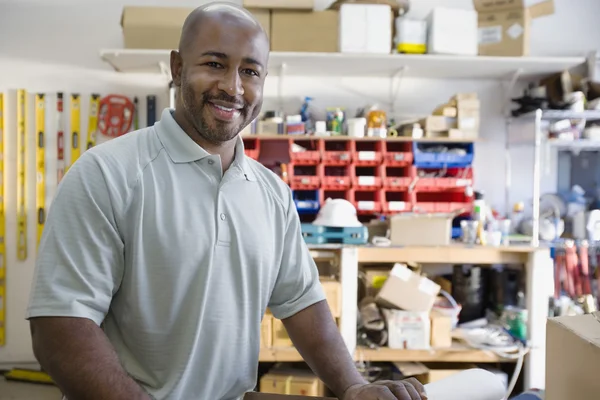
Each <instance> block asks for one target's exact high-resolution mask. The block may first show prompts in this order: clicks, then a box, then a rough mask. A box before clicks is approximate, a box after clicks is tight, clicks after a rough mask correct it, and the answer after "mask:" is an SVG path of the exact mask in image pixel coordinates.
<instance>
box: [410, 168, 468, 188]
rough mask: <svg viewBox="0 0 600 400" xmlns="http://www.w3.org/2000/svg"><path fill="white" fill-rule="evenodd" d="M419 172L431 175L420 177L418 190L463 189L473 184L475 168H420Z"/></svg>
mask: <svg viewBox="0 0 600 400" xmlns="http://www.w3.org/2000/svg"><path fill="white" fill-rule="evenodd" d="M418 171H419V172H418V173H426V174H428V175H432V176H431V177H423V178H418V180H417V183H416V185H415V187H416V188H417V189H418V190H426V191H431V192H433V191H446V190H454V189H462V188H465V187H467V186H471V185H473V169H471V168H448V169H419V170H418Z"/></svg>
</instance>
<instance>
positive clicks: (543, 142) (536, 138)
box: [506, 109, 600, 247]
mask: <svg viewBox="0 0 600 400" xmlns="http://www.w3.org/2000/svg"><path fill="white" fill-rule="evenodd" d="M565 119H570V120H581V119H585V120H586V121H587V122H589V121H600V111H596V110H586V111H584V112H573V111H569V110H565V111H561V110H542V109H538V110H536V111H534V112H531V113H528V114H525V115H522V116H520V117H517V118H512V119H509V120H508V135H507V144H506V147H507V155H508V157H509V158H510V148H511V146H513V145H515V144H527V145H531V146H532V147H533V152H534V153H533V166H532V167H533V182H532V187H533V194H532V201H533V207H532V214H533V215H532V219H533V228H532V239H531V245H532V246H534V247H537V246H539V244H540V240H539V221H540V196H541V188H540V187H541V170H542V158H543V157H542V149H543V148H546V147H552V148H565V147H566V148H570V149H576V150H578V151H581V150H585V149H591V150H594V149H600V142H595V141H589V140H582V141H579V140H574V141H566V140H552V139H548V138H547V137H545V136H544V134H543V132H542V123H543V122H556V121H560V120H565ZM523 122H529V123H533V126H532V129H531V130H530V131H529V134H528V135H525V136H523V135H521V136H515V135H512V134H511V133H512V131H511V126H512V125H513V124H516V123H523ZM590 145H591V148H589V147H586V146H590ZM511 173H512V171H511V162H510V160H509V162H508V164H507V175H506V176H507V182H506V191H507V193H508V192H509V190H510V185H511V182H510V176H511ZM508 206H509V205H508V204H507V207H508Z"/></svg>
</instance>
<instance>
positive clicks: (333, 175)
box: [321, 165, 352, 190]
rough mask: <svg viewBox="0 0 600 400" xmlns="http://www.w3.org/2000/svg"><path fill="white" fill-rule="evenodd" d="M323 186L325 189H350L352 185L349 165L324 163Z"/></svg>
mask: <svg viewBox="0 0 600 400" xmlns="http://www.w3.org/2000/svg"><path fill="white" fill-rule="evenodd" d="M321 171H322V175H321V187H322V188H323V189H325V190H348V189H350V188H351V187H352V168H351V167H350V166H349V165H322V166H321Z"/></svg>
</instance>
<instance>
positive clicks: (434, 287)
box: [375, 264, 440, 342]
mask: <svg viewBox="0 0 600 400" xmlns="http://www.w3.org/2000/svg"><path fill="white" fill-rule="evenodd" d="M439 292H440V286H439V285H438V284H437V283H435V282H433V281H432V280H430V279H427V278H425V277H423V276H421V275H418V274H415V273H414V272H412V271H411V270H410V269H408V267H406V266H405V265H403V264H396V265H394V267H393V268H392V270H391V271H390V276H389V278H388V279H387V280H386V281H385V283H384V284H383V287H382V288H381V290H380V291H379V293H378V294H377V297H376V298H375V300H376V301H377V303H379V304H380V305H382V306H383V307H390V308H399V309H402V310H406V311H416V312H425V313H429V312H430V311H431V308H432V307H433V303H434V302H435V299H436V297H437V295H438V293H439ZM427 324H428V325H429V315H428V316H427ZM427 337H428V338H429V335H428V336H427ZM427 341H428V342H429V339H428V340H427Z"/></svg>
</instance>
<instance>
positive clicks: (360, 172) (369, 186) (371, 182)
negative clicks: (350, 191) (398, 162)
mask: <svg viewBox="0 0 600 400" xmlns="http://www.w3.org/2000/svg"><path fill="white" fill-rule="evenodd" d="M353 170H354V172H353V174H352V187H353V188H354V189H356V190H377V189H380V188H381V186H382V184H383V174H384V172H383V171H384V167H383V166H381V165H378V166H359V165H356V164H355V165H353Z"/></svg>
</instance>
